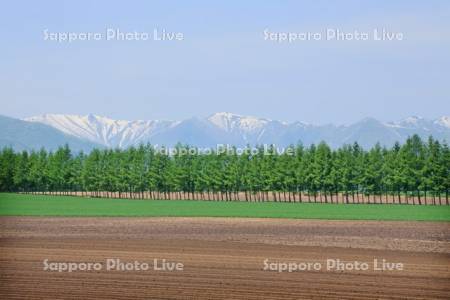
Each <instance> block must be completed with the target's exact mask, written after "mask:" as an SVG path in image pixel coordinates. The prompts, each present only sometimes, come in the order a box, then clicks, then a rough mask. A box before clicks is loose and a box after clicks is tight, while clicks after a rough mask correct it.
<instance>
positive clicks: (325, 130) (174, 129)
mask: <svg viewBox="0 0 450 300" xmlns="http://www.w3.org/2000/svg"><path fill="white" fill-rule="evenodd" d="M26 121H29V122H38V123H43V124H46V125H49V126H52V127H54V128H56V129H58V130H60V131H62V132H63V133H65V134H69V135H72V136H75V137H77V138H81V139H84V140H88V141H90V142H94V143H98V144H101V145H104V146H107V147H121V148H123V147H128V146H132V145H138V144H140V143H151V144H154V145H155V144H158V145H168V146H169V145H175V144H176V143H179V142H180V143H183V144H189V145H194V146H199V147H215V146H216V145H217V144H232V145H236V146H244V145H247V144H250V145H256V144H276V145H279V146H287V145H289V144H295V143H298V142H302V143H303V144H305V145H309V144H311V143H319V142H321V141H325V142H327V143H328V144H330V145H331V146H332V147H338V146H340V145H342V144H348V143H353V142H355V141H356V142H358V143H360V144H361V145H362V146H363V147H370V146H373V145H374V144H375V143H377V142H379V143H380V144H382V145H386V146H390V145H392V144H393V143H395V142H396V141H399V142H403V141H404V140H405V139H406V138H407V137H408V136H410V135H412V134H418V135H420V136H421V137H423V138H427V137H428V136H429V135H433V136H434V137H435V138H437V139H441V140H447V141H449V140H450V117H447V116H445V117H441V118H439V119H436V120H427V119H424V118H421V117H409V118H406V119H404V120H400V121H397V122H389V123H382V122H379V121H378V120H376V119H373V118H366V119H363V120H361V121H359V122H357V123H354V124H351V125H345V126H335V125H321V126H319V125H311V124H306V123H302V122H294V123H286V122H281V121H277V120H270V119H265V118H257V117H252V116H241V115H237V114H232V113H226V112H221V113H216V114H213V115H211V116H209V117H207V118H191V119H187V120H183V121H160V120H147V121H124V120H113V119H109V118H106V117H101V116H96V115H87V116H78V115H58V114H45V115H42V116H37V117H31V118H28V119H26Z"/></svg>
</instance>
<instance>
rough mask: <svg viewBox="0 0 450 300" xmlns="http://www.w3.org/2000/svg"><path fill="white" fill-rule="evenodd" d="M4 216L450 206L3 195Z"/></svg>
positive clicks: (346, 213)
mask: <svg viewBox="0 0 450 300" xmlns="http://www.w3.org/2000/svg"><path fill="white" fill-rule="evenodd" d="M0 215H1V216H99V217H101V216H123V217H132V216H136V217H164V216H167V217H255V218H292V219H333V220H421V221H450V207H449V206H412V205H387V204H383V205H374V204H321V203H317V204H315V203H248V202H209V201H189V200H170V201H169V200H130V199H99V198H77V197H64V196H34V195H21V194H7V193H0Z"/></svg>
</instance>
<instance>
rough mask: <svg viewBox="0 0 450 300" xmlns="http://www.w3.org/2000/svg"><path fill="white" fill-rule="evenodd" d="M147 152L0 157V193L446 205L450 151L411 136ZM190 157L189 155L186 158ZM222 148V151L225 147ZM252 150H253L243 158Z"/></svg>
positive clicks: (62, 151) (64, 151)
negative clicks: (364, 142) (389, 141)
mask: <svg viewBox="0 0 450 300" xmlns="http://www.w3.org/2000/svg"><path fill="white" fill-rule="evenodd" d="M165 150H167V149H164V148H155V147H152V146H151V145H140V146H138V147H130V148H128V149H125V150H120V149H105V150H100V149H95V150H93V151H91V152H90V153H88V154H85V153H73V152H72V151H71V150H70V148H69V147H68V146H65V147H61V148H59V149H58V150H56V151H54V152H47V151H46V150H44V149H42V150H40V151H31V152H26V151H24V152H20V153H16V152H14V151H13V150H12V149H10V148H4V149H3V150H1V151H0V191H2V192H24V193H49V194H66V195H75V194H76V195H80V196H87V195H89V196H94V197H129V198H139V199H144V198H145V199H147V198H150V199H193V200H215V201H254V202H257V201H276V202H326V203H338V202H339V203H399V204H400V203H409V204H447V205H448V197H449V195H448V192H449V189H450V151H449V147H448V145H447V144H446V143H442V142H439V141H437V140H435V139H433V138H432V137H430V138H429V139H428V140H427V141H425V142H424V141H422V140H421V139H420V138H419V137H418V136H417V135H414V136H412V137H410V138H408V139H407V141H406V142H405V143H404V144H402V145H400V144H399V143H396V144H395V145H394V146H393V147H391V148H385V147H381V146H380V145H375V146H374V147H372V148H371V149H368V150H364V149H362V148H361V147H360V146H359V145H358V144H357V143H355V144H354V145H345V146H342V147H340V148H338V149H331V148H330V147H329V146H328V145H327V144H326V143H320V144H318V145H311V146H309V147H304V146H303V145H296V146H291V147H289V148H288V149H285V150H286V151H284V152H281V153H280V152H279V151H277V149H276V148H275V147H274V146H269V147H266V148H264V147H262V146H261V147H258V148H256V149H250V148H247V149H246V150H247V151H243V153H238V152H237V149H235V148H233V149H231V150H232V151H222V150H223V149H218V150H215V151H208V152H201V151H200V152H199V151H195V150H196V149H195V148H190V147H188V146H183V145H177V146H176V147H175V150H176V151H175V152H174V153H172V154H169V153H168V152H167V151H165ZM192 150H194V151H192ZM228 150H230V149H228ZM250 150H252V151H250Z"/></svg>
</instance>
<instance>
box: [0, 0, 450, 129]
mask: <svg viewBox="0 0 450 300" xmlns="http://www.w3.org/2000/svg"><path fill="white" fill-rule="evenodd" d="M219 2H220V3H219ZM269 2H271V4H269ZM107 28H112V29H119V30H120V31H122V32H134V31H137V32H147V33H149V34H150V38H149V40H146V41H142V40H139V41H136V40H134V41H117V40H114V38H113V40H109V41H106V40H105V38H104V37H102V38H101V40H91V41H74V42H71V43H69V42H67V41H66V42H57V41H49V40H45V39H44V36H45V35H44V30H46V29H48V32H49V33H64V32H75V33H88V32H91V33H101V34H103V35H105V31H106V29H107ZM155 28H156V29H158V30H159V32H161V31H162V30H163V29H164V30H166V31H168V32H181V33H182V34H183V37H184V39H183V40H182V41H154V40H153V30H154V29H155ZM383 28H385V29H387V30H388V31H389V32H394V33H401V34H402V36H403V38H402V39H401V40H394V41H386V40H385V41H374V40H373V38H372V37H373V30H374V29H378V30H382V29H383ZM327 29H332V30H337V29H339V30H341V31H342V32H347V33H354V31H355V30H356V31H358V32H361V33H364V32H367V33H370V38H369V40H367V41H364V40H362V41H361V40H360V41H355V40H353V41H348V40H346V41H336V40H325V33H326V30H327ZM264 30H268V31H269V32H272V33H276V32H278V33H280V32H282V33H307V32H310V33H316V32H319V33H322V36H323V38H322V40H319V41H316V40H309V41H294V42H291V43H289V42H277V41H273V40H265V39H264V37H265V35H264ZM0 37H1V39H2V42H1V47H0V114H3V115H8V116H13V117H27V116H32V115H38V114H43V113H71V114H88V113H94V114H99V115H106V116H109V117H112V118H119V119H182V118H188V117H192V116H207V115H209V114H212V113H214V112H218V111H229V112H234V113H239V114H250V115H256V116H261V117H268V118H272V119H280V120H286V121H293V120H301V121H306V122H310V123H318V124H323V123H339V124H341V123H350V122H354V121H357V120H359V119H361V118H364V117H367V116H371V117H375V118H378V119H380V120H382V121H387V120H397V119H401V118H404V117H407V116H410V115H419V116H423V117H427V118H435V117H438V116H441V115H450V1H447V0H443V1H387V0H386V1H331V0H330V1H317V0H311V1H116V2H113V1H3V2H2V4H0Z"/></svg>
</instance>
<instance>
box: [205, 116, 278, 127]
mask: <svg viewBox="0 0 450 300" xmlns="http://www.w3.org/2000/svg"><path fill="white" fill-rule="evenodd" d="M208 121H210V122H211V123H212V124H214V125H215V126H217V127H219V128H220V129H223V130H225V131H227V132H231V131H234V130H239V131H254V130H258V129H261V128H262V127H264V126H265V125H266V124H267V123H268V122H270V120H267V119H263V118H257V117H252V116H242V115H237V114H233V113H229V112H220V113H216V114H213V115H212V116H210V117H209V118H208Z"/></svg>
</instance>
